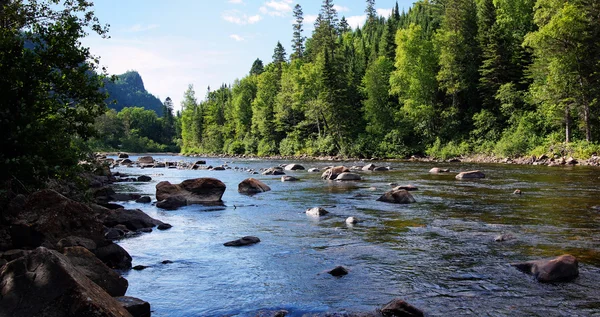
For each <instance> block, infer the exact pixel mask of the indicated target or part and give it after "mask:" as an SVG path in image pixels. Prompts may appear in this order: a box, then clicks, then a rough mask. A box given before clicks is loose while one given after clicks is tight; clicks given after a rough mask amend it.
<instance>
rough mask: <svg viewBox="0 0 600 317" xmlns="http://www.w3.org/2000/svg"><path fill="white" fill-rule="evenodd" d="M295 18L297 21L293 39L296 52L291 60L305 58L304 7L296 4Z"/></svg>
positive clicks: (293, 47)
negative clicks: (303, 34)
mask: <svg viewBox="0 0 600 317" xmlns="http://www.w3.org/2000/svg"><path fill="white" fill-rule="evenodd" d="M294 18H295V19H296V23H294V26H293V29H294V35H293V37H292V49H293V50H294V52H293V53H292V55H291V59H295V58H302V57H303V56H304V40H305V38H304V36H302V31H304V29H303V28H302V25H303V22H304V16H303V13H302V7H301V6H300V4H296V6H295V7H294Z"/></svg>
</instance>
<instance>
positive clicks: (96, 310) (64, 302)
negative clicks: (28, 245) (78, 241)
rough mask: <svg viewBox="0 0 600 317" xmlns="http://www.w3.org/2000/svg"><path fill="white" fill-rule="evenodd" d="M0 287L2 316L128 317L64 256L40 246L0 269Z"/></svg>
mask: <svg viewBox="0 0 600 317" xmlns="http://www.w3.org/2000/svg"><path fill="white" fill-rule="evenodd" d="M0 288H1V289H0V315H3V316H5V315H4V314H7V315H6V316H9V315H10V316H48V317H49V316H98V317H131V314H130V313H129V312H127V310H126V309H124V308H123V307H122V306H121V305H120V304H119V302H118V301H117V300H115V299H114V298H112V297H111V296H110V295H109V294H107V293H106V292H105V291H104V290H103V289H102V288H101V287H100V286H98V285H96V283H94V282H92V281H91V280H90V279H89V278H87V277H86V276H85V275H84V274H83V273H81V272H80V271H79V270H78V269H76V268H75V267H74V266H73V265H72V264H71V262H70V261H69V260H68V259H67V258H66V257H65V256H64V255H62V254H60V253H58V252H56V251H52V250H48V249H46V248H43V247H41V248H38V249H36V250H35V251H34V252H32V253H31V254H29V255H28V256H26V257H23V258H20V259H17V260H15V261H12V262H10V263H8V264H6V265H5V266H3V267H2V269H1V270H0ZM8 312H10V314H8Z"/></svg>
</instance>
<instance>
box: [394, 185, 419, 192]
mask: <svg viewBox="0 0 600 317" xmlns="http://www.w3.org/2000/svg"><path fill="white" fill-rule="evenodd" d="M402 189H404V190H407V191H409V192H411V191H415V190H419V188H418V187H417V186H415V185H400V186H396V187H394V188H393V189H392V190H402Z"/></svg>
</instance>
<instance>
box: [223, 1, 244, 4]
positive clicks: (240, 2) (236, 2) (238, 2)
mask: <svg viewBox="0 0 600 317" xmlns="http://www.w3.org/2000/svg"><path fill="white" fill-rule="evenodd" d="M227 2H229V3H233V4H243V3H244V0H229V1H227Z"/></svg>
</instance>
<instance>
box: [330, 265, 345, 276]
mask: <svg viewBox="0 0 600 317" xmlns="http://www.w3.org/2000/svg"><path fill="white" fill-rule="evenodd" d="M327 273H329V274H331V275H332V276H335V277H340V276H344V275H347V274H348V269H347V268H345V267H343V266H336V267H335V268H333V269H332V270H330V271H328V272H327Z"/></svg>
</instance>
